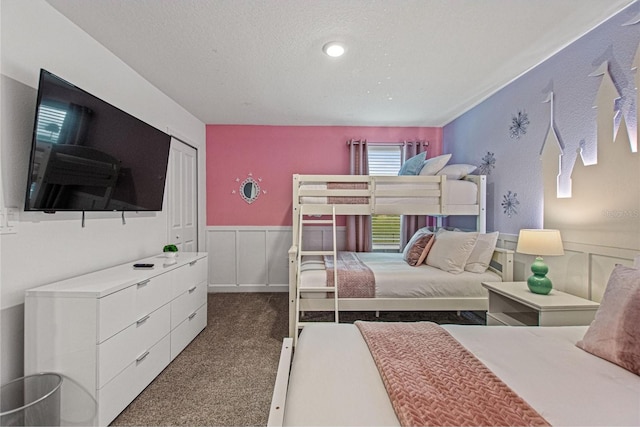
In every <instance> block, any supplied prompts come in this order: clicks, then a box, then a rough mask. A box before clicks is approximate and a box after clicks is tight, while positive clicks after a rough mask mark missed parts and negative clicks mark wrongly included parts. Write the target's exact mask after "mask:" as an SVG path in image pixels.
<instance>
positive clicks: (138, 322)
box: [136, 314, 151, 325]
mask: <svg viewBox="0 0 640 427" xmlns="http://www.w3.org/2000/svg"><path fill="white" fill-rule="evenodd" d="M149 317H151V315H149V314H147V315H146V316H144V317H143V318H142V319H139V320H137V321H136V324H137V325H140V324H141V323H144V322H146V321H147V319H148V318H149Z"/></svg>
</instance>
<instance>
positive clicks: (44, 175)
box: [25, 70, 171, 212]
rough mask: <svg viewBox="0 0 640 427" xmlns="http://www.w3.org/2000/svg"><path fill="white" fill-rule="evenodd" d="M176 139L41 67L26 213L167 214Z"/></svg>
mask: <svg viewBox="0 0 640 427" xmlns="http://www.w3.org/2000/svg"><path fill="white" fill-rule="evenodd" d="M170 144H171V137H170V136H169V135H168V134H166V133H164V132H162V131H160V130H158V129H156V128H154V127H153V126H150V125H148V124H146V123H144V122H143V121H141V120H139V119H137V118H135V117H133V116H132V115H130V114H128V113H125V112H124V111H122V110H120V109H119V108H116V107H114V106H113V105H111V104H109V103H107V102H105V101H103V100H101V99H99V98H97V97H95V96H93V95H91V94H89V93H88V92H86V91H84V90H82V89H80V88H78V87H76V86H74V85H72V84H70V83H69V82H67V81H65V80H63V79H61V78H60V77H57V76H55V75H54V74H52V73H50V72H48V71H46V70H41V71H40V83H39V86H38V99H37V103H36V117H35V124H34V128H33V139H32V144H31V159H30V164H29V177H28V182H27V196H26V201H25V210H27V211H45V212H55V211H160V210H162V198H163V196H164V186H165V178H166V175H167V165H168V162H169V148H170Z"/></svg>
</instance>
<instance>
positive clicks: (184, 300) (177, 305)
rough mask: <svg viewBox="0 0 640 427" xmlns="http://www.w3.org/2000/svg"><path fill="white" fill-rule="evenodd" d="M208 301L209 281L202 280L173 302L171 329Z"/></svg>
mask: <svg viewBox="0 0 640 427" xmlns="http://www.w3.org/2000/svg"><path fill="white" fill-rule="evenodd" d="M206 301H207V283H206V282H200V283H199V284H198V285H195V284H194V285H193V286H191V287H190V288H189V289H188V290H187V291H186V292H183V293H182V294H181V295H180V296H178V297H177V298H176V299H174V300H173V301H172V302H171V329H172V330H173V329H174V328H175V327H176V326H178V325H179V324H180V323H182V322H183V321H184V320H185V319H186V318H187V317H189V315H191V314H192V313H194V312H195V311H196V310H197V309H198V308H200V306H201V305H202V304H204V303H206Z"/></svg>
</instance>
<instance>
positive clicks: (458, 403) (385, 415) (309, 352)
mask: <svg viewBox="0 0 640 427" xmlns="http://www.w3.org/2000/svg"><path fill="white" fill-rule="evenodd" d="M637 267H638V266H637V265H636V267H635V268H634V267H627V266H624V265H616V267H615V268H614V269H613V271H612V273H611V276H610V278H609V282H608V284H607V287H606V290H605V293H604V295H603V298H602V302H601V304H600V306H599V308H598V311H597V313H596V316H595V319H594V320H593V322H592V323H591V325H590V326H588V327H586V326H560V327H510V326H470V325H445V326H443V327H440V326H438V325H436V324H434V323H430V322H416V323H411V322H409V323H384V322H356V324H336V323H325V324H320V323H317V324H312V325H307V326H305V328H304V329H303V331H302V333H301V334H300V338H299V342H298V346H297V347H296V350H295V357H294V358H293V363H291V354H292V339H291V338H286V339H285V341H284V344H283V351H282V356H281V360H280V365H279V370H278V375H277V379H276V386H275V388H274V395H273V401H272V406H271V412H270V415H269V425H316V426H320V425H345V426H346V425H369V426H378V425H547V424H550V425H573V426H578V425H580V426H586V425H595V426H605V425H606V426H614V425H626V426H638V425H640V322H639V320H640V269H638V268H637ZM403 372H404V374H402V373H403ZM492 390H495V391H496V392H495V393H494V392H493V391H492ZM434 403H435V404H434ZM440 403H442V405H440ZM467 408H470V409H467ZM505 413H506V415H505ZM512 413H514V414H515V416H516V417H522V419H523V420H524V421H523V422H517V421H516V422H514V421H494V420H495V419H500V417H502V416H503V415H504V417H508V418H509V419H513V418H511V414H512ZM415 414H418V415H419V416H420V417H423V416H425V417H424V418H420V419H421V420H424V419H427V420H429V421H422V422H418V423H413V424H412V423H408V422H407V419H410V420H411V419H412V418H411V417H414V416H415ZM450 414H453V415H454V416H458V415H460V416H461V418H462V419H463V420H462V421H460V423H458V422H451V421H442V420H448V419H449V418H447V417H448V416H450ZM487 418H488V419H491V421H486V419H487ZM505 419H506V418H505ZM434 420H435V421H434Z"/></svg>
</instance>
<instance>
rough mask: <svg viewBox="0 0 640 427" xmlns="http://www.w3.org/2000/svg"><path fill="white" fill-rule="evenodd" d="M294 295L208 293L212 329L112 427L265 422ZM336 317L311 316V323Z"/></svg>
mask: <svg viewBox="0 0 640 427" xmlns="http://www.w3.org/2000/svg"><path fill="white" fill-rule="evenodd" d="M287 300H288V295H287V294H285V293H233V294H209V295H208V306H207V310H208V317H209V318H208V324H207V327H206V328H205V330H204V331H202V332H201V333H200V335H198V336H197V337H196V339H195V340H193V342H192V343H191V344H190V345H189V346H187V348H186V349H185V350H184V351H183V352H182V353H180V355H178V357H176V358H175V359H174V361H173V362H172V363H171V364H170V365H169V366H168V367H167V368H166V369H165V370H164V371H163V372H162V373H161V374H160V375H159V376H158V377H157V378H156V379H155V380H154V381H153V382H152V383H151V384H150V385H149V386H148V387H147V388H146V389H145V390H144V391H143V392H142V393H141V394H140V395H139V396H138V397H137V398H136V399H135V400H134V401H133V402H132V403H131V404H130V405H129V406H128V407H127V408H126V409H125V410H124V411H123V412H122V413H121V414H120V415H119V416H118V417H117V418H116V419H115V420H114V421H113V423H112V424H111V425H114V426H179V425H189V426H257V425H266V423H267V419H268V415H269V406H270V403H271V395H272V393H273V384H274V382H275V378H276V370H277V367H278V360H279V357H280V348H281V346H282V339H283V338H284V337H285V336H286V335H287V334H288V304H287ZM311 319H313V320H333V317H332V314H331V313H308V314H307V319H305V320H311ZM357 319H362V320H379V321H418V320H430V321H434V322H437V323H463V324H476V323H483V319H482V318H480V317H478V316H477V315H476V314H474V313H468V312H463V313H461V316H459V315H457V314H456V313H455V312H381V313H380V316H379V317H376V316H375V313H371V312H351V313H341V319H340V321H341V322H353V321H354V320H357Z"/></svg>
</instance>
